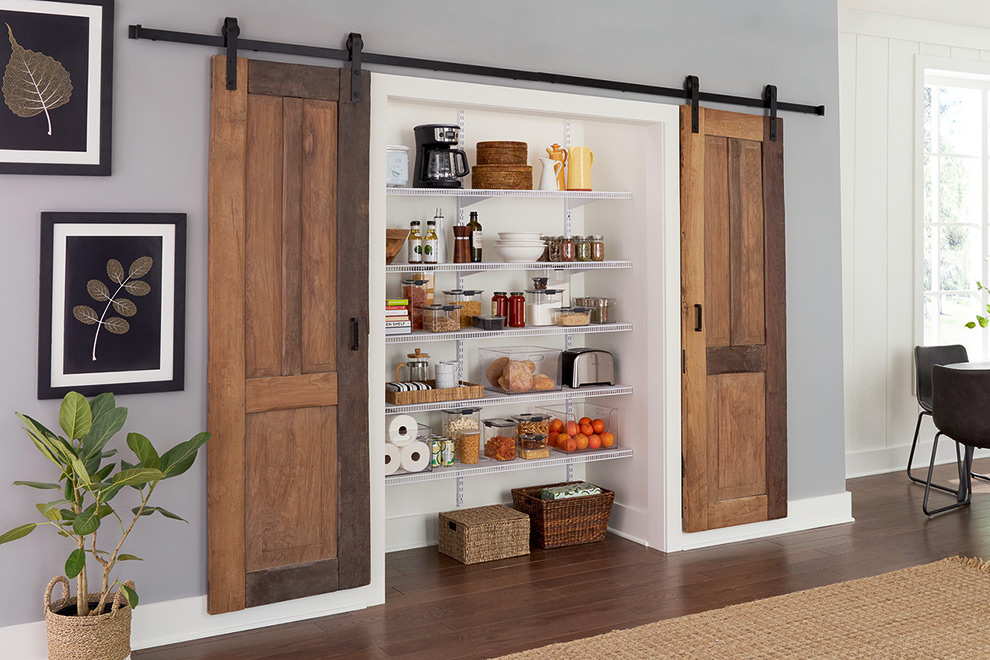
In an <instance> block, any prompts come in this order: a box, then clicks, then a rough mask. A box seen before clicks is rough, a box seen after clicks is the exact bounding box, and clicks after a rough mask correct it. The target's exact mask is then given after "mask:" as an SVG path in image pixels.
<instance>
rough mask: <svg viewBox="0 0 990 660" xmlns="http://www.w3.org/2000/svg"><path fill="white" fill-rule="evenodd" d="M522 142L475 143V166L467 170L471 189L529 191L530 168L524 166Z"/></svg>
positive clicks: (525, 151) (525, 148)
mask: <svg viewBox="0 0 990 660" xmlns="http://www.w3.org/2000/svg"><path fill="white" fill-rule="evenodd" d="M528 160H529V147H528V145H527V144H526V143H525V142H511V141H507V140H496V141H491V142H479V143H478V164H477V165H475V166H474V167H473V168H471V187H472V188H483V189H485V190H532V189H533V167H532V166H531V165H527V164H526V162H527V161H528Z"/></svg>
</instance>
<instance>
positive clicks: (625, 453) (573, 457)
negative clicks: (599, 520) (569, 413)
mask: <svg viewBox="0 0 990 660" xmlns="http://www.w3.org/2000/svg"><path fill="white" fill-rule="evenodd" d="M632 455H633V450H632V449H625V448H616V449H599V450H596V451H583V452H574V453H572V454H565V453H563V452H558V451H556V450H553V449H551V450H550V458H536V459H532V460H523V459H521V458H517V459H515V460H512V461H496V460H494V459H491V458H487V457H485V458H482V459H481V460H480V461H479V462H478V463H477V464H476V465H465V464H462V463H458V464H457V465H453V466H451V467H441V468H434V469H433V470H432V471H429V472H403V473H397V474H390V475H388V476H386V477H385V485H386V486H398V485H400V484H415V483H421V482H424V481H439V480H442V479H462V478H464V477H475V476H479V475H483V474H495V473H496V472H512V471H515V470H534V469H537V468H544V467H554V466H564V467H567V466H571V465H574V464H576V463H592V462H594V461H611V460H615V459H617V458H630V457H632Z"/></svg>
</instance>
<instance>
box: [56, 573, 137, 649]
mask: <svg viewBox="0 0 990 660" xmlns="http://www.w3.org/2000/svg"><path fill="white" fill-rule="evenodd" d="M57 583H61V584H62V591H63V598H62V599H61V600H57V601H55V602H54V603H53V602H52V589H54V588H55V585H56V584H57ZM124 584H126V585H127V586H129V587H131V588H133V587H134V583H133V582H131V581H130V580H128V581H127V582H125V583H124ZM88 596H89V602H90V604H91V605H93V606H95V605H96V604H97V603H99V601H100V594H98V593H93V594H88ZM75 604H76V599H75V597H72V598H69V581H68V580H66V579H65V577H63V576H61V575H59V576H57V577H55V578H53V579H52V581H51V582H49V583H48V588H47V589H46V590H45V628H46V629H47V631H48V660H95V659H96V658H99V660H124V658H126V657H127V656H128V655H130V653H131V608H130V605H128V604H127V599H126V598H125V597H124V594H123V592H122V590H120V589H118V590H117V594H116V595H115V596H114V599H113V604H112V606H111V608H110V612H108V613H106V614H100V615H99V616H66V615H62V614H58V612H59V611H61V610H62V609H63V608H65V607H68V606H74V605H75ZM73 611H75V608H73Z"/></svg>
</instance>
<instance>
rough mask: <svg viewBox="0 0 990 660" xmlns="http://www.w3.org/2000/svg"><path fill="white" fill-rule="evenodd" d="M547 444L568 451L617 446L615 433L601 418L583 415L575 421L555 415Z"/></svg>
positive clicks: (558, 449) (551, 422)
mask: <svg viewBox="0 0 990 660" xmlns="http://www.w3.org/2000/svg"><path fill="white" fill-rule="evenodd" d="M547 444H549V445H550V446H551V447H553V448H554V449H556V450H557V451H562V452H567V453H571V452H576V451H589V450H597V449H611V448H612V447H614V446H615V435H614V434H613V433H612V432H611V431H610V430H609V428H608V424H606V422H605V420H603V419H601V418H594V419H592V418H591V417H582V418H580V419H578V420H576V421H575V420H565V419H563V418H560V417H555V418H554V419H552V420H551V421H550V434H549V437H548V438H547Z"/></svg>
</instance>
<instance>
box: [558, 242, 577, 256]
mask: <svg viewBox="0 0 990 660" xmlns="http://www.w3.org/2000/svg"><path fill="white" fill-rule="evenodd" d="M574 259H575V255H574V237H573V236H561V237H560V259H558V261H574Z"/></svg>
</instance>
